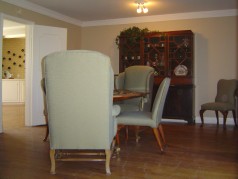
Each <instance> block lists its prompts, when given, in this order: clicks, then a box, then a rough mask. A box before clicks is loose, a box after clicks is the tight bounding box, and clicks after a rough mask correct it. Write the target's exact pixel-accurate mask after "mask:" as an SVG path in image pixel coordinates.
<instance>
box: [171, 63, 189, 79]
mask: <svg viewBox="0 0 238 179" xmlns="http://www.w3.org/2000/svg"><path fill="white" fill-rule="evenodd" d="M174 74H175V75H176V76H186V75H187V74H188V68H187V67H186V66H184V65H178V66H177V67H176V68H175V69H174Z"/></svg>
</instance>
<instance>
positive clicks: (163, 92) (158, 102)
mask: <svg viewBox="0 0 238 179" xmlns="http://www.w3.org/2000/svg"><path fill="white" fill-rule="evenodd" d="M169 85H170V78H168V77H166V78H165V79H164V80H163V81H162V82H161V84H160V86H159V89H158V91H157V93H156V96H155V100H154V104H153V107H152V119H153V120H154V121H155V122H156V126H157V125H158V124H159V123H160V121H161V118H162V114H163V109H164V103H165V99H166V96H167V93H168V89H169Z"/></svg>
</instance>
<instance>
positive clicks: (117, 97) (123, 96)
mask: <svg viewBox="0 0 238 179" xmlns="http://www.w3.org/2000/svg"><path fill="white" fill-rule="evenodd" d="M147 94H149V93H148V92H139V91H131V90H114V91H113V102H117V101H123V100H127V99H132V98H139V97H141V98H143V97H146V95H147Z"/></svg>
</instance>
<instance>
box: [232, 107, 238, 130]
mask: <svg viewBox="0 0 238 179" xmlns="http://www.w3.org/2000/svg"><path fill="white" fill-rule="evenodd" d="M232 114H233V118H234V122H235V126H236V127H237V122H236V110H232Z"/></svg>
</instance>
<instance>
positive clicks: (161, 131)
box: [158, 124, 167, 145]
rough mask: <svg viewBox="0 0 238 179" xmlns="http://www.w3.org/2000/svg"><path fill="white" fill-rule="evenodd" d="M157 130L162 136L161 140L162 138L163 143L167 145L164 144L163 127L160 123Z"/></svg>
mask: <svg viewBox="0 0 238 179" xmlns="http://www.w3.org/2000/svg"><path fill="white" fill-rule="evenodd" d="M158 129H159V132H160V135H161V137H162V140H163V142H164V145H167V144H166V141H165V136H164V130H163V127H162V125H161V124H160V125H159V128H158Z"/></svg>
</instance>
